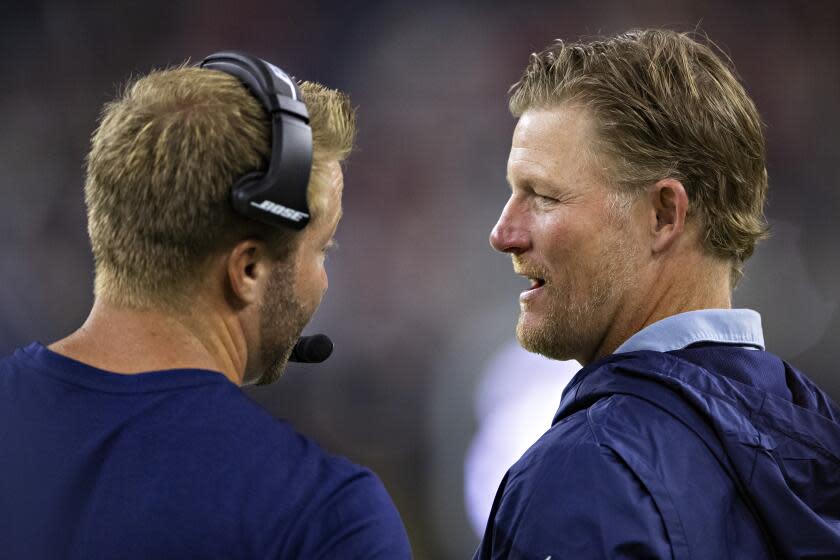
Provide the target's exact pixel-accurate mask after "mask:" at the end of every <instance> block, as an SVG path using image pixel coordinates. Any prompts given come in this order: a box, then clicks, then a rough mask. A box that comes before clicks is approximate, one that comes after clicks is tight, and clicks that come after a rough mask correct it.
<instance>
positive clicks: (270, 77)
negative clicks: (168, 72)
mask: <svg viewBox="0 0 840 560" xmlns="http://www.w3.org/2000/svg"><path fill="white" fill-rule="evenodd" d="M199 67H200V68H208V69H210V70H220V71H222V72H225V73H226V74H230V75H231V76H234V77H235V78H237V79H238V80H239V81H240V82H242V83H243V84H244V85H245V87H247V88H248V90H249V91H250V92H251V93H252V94H253V95H254V97H256V98H257V99H258V100H259V101H260V103H262V106H263V107H264V108H265V110H266V112H267V113H268V116H269V118H270V119H271V156H270V157H271V159H270V160H269V162H268V169H267V170H266V171H265V172H262V171H254V172H252V173H248V174H247V175H245V176H244V177H241V178H240V179H239V180H238V181H236V183H234V185H233V186H232V187H231V189H230V200H231V204H232V205H233V209H234V210H235V211H236V212H238V213H239V214H241V215H243V216H245V217H247V218H250V219H252V220H257V221H260V222H263V223H265V224H269V225H272V226H286V227H292V228H294V229H297V230H300V229H303V228H304V227H305V226H306V224H307V223H309V204H308V203H307V196H306V188H307V185H308V184H309V172H310V170H311V168H312V130H311V129H310V128H309V113H308V112H307V110H306V105H305V104H304V102H303V97H302V96H301V93H300V89H298V87H297V84H296V83H295V81H294V80H292V79H291V78H290V77H289V76H288V75H287V74H286V73H285V72H283V71H282V70H281V69H279V68H277V67H276V66H274V65H273V64H271V63H269V62H266V61H265V60H262V59H260V58H256V57H253V56H249V55H247V54H244V53H240V52H236V51H223V52H217V53H214V54H211V55H210V56H208V57H207V58H205V59H204V60H202V61H201V63H200V64H199Z"/></svg>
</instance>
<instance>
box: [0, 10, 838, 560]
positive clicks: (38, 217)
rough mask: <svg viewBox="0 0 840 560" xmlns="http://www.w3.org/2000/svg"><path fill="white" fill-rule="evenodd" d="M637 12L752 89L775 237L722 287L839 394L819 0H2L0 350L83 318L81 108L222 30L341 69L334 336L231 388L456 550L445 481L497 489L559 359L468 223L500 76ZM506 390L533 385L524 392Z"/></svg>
mask: <svg viewBox="0 0 840 560" xmlns="http://www.w3.org/2000/svg"><path fill="white" fill-rule="evenodd" d="M653 26H657V27H658V26H667V27H670V28H673V29H678V30H691V29H694V28H696V27H699V28H700V29H702V30H703V31H705V32H706V33H708V34H709V36H710V37H711V38H712V39H713V40H714V41H715V42H716V43H717V44H718V45H720V46H721V47H722V48H723V49H724V50H725V51H726V52H727V53H729V54H730V56H731V57H732V59H733V60H734V62H735V65H736V67H737V69H738V72H739V74H740V76H741V78H742V79H743V81H744V83H745V84H746V87H747V90H748V91H749V92H750V94H751V95H752V97H753V98H754V100H755V101H756V103H757V105H758V108H759V110H760V112H761V114H762V116H763V118H764V120H765V122H766V124H767V141H768V149H769V164H768V168H769V174H770V184H771V194H770V201H769V206H768V209H767V211H768V215H769V217H770V221H771V224H772V228H773V237H772V238H771V239H770V240H769V241H767V242H765V243H764V244H763V245H761V246H760V248H759V249H758V251H757V252H756V254H755V256H754V258H753V259H752V260H751V261H750V262H749V264H748V266H747V275H746V278H745V279H744V281H743V282H742V283H741V285H740V287H739V288H738V290H737V292H736V294H735V303H736V305H738V306H746V307H752V308H755V309H757V310H758V311H760V312H761V313H762V315H763V319H764V325H765V335H766V340H767V346H768V349H770V350H772V351H775V352H776V353H778V354H780V355H781V356H782V357H783V358H785V359H788V360H790V361H792V362H793V363H794V364H795V365H798V366H799V367H800V368H802V369H803V370H804V371H805V372H807V373H808V374H809V375H810V376H811V377H812V379H814V380H815V381H817V383H819V384H821V385H822V386H823V387H824V388H825V389H827V390H828V391H829V392H830V393H831V394H832V395H833V396H834V398H835V400H838V398H840V366H838V360H840V249H838V243H837V242H838V239H840V225H838V220H837V218H838V216H840V185H838V180H837V171H836V169H837V164H838V162H840V33H838V31H837V30H838V29H840V3H836V2H832V1H824V2H819V1H816V2H808V3H801V2H780V1H762V2H757V1H756V2H753V1H744V2H732V1H728V0H727V1H709V2H702V3H701V2H691V1H686V0H676V1H674V0H671V1H667V2H664V1H663V2H654V1H644V2H627V1H626V0H615V1H607V2H594V1H592V0H587V1H556V0H555V1H553V2H467V3H454V2H439V3H438V2H423V3H413V2H375V1H368V2H337V1H336V2H328V1H318V0H308V1H306V2H283V1H277V0H274V1H268V0H262V1H261V0H237V1H236V2H225V1H215V2H211V1H199V0H192V1H184V2H177V1H171V0H166V1H163V0H143V1H142V2H139V1H138V2H115V1H107V2H106V1H101V2H96V1H88V2H75V3H74V2H69V1H49V2H39V1H30V2H9V1H4V2H2V7H0V45H2V55H3V56H2V57H0V76H2V81H0V127H2V128H1V129H2V134H0V170H2V176H3V180H2V183H0V189H2V195H3V202H2V204H0V240H2V248H3V251H2V252H0V353H2V354H6V353H8V352H10V351H11V350H12V349H13V348H15V347H16V346H20V345H24V344H26V343H27V342H29V341H31V340H40V341H42V342H44V343H50V342H52V341H54V340H55V339H57V338H60V337H62V336H64V335H66V334H67V333H69V332H70V331H71V330H73V329H75V328H76V327H77V326H78V325H79V324H80V323H81V322H82V321H83V320H84V318H85V316H86V313H87V311H88V309H89V306H90V304H91V301H92V296H91V280H92V259H91V256H90V252H89V247H88V241H87V237H86V232H85V215H84V205H83V200H82V185H83V173H82V165H83V161H84V157H85V154H86V152H87V149H88V139H89V137H90V134H91V132H92V131H93V129H94V127H95V125H96V120H97V116H98V114H99V110H100V107H101V105H102V104H103V103H104V102H106V101H107V100H109V99H110V98H112V97H113V96H114V95H115V93H116V91H117V89H118V87H119V84H121V83H122V82H123V81H125V79H126V78H128V77H129V76H130V75H132V74H138V73H145V72H147V71H148V70H150V69H151V68H153V67H157V68H160V67H164V66H167V65H171V64H178V63H181V62H183V61H184V60H186V59H191V60H192V61H194V62H197V61H199V60H200V59H201V58H202V57H203V56H204V55H206V54H209V53H210V52H213V51H217V50H222V49H242V50H246V51H249V52H251V53H252V54H255V55H258V56H261V57H263V58H266V59H268V60H271V61H272V62H274V63H276V64H277V65H279V66H281V67H283V68H284V69H286V70H287V71H289V72H290V73H292V74H294V75H296V76H298V77H302V78H306V79H311V80H318V81H321V82H323V83H325V84H327V85H329V86H332V87H337V88H340V89H342V90H345V91H347V92H349V93H350V95H351V97H352V99H353V102H354V104H355V105H357V106H358V112H359V138H358V151H357V152H356V153H355V154H354V155H353V156H352V158H351V160H350V162H349V167H348V170H347V179H346V188H345V200H344V207H345V208H344V209H345V218H344V221H343V223H342V225H341V227H340V228H339V232H338V240H339V243H340V245H341V248H340V250H339V251H338V252H337V253H335V254H334V255H333V256H332V257H331V262H330V263H329V265H328V267H329V272H330V281H331V282H330V291H329V293H328V295H327V297H326V299H325V301H324V303H323V305H322V307H321V309H320V311H319V312H318V314H317V315H316V317H315V320H314V322H313V324H312V325H311V327H310V329H309V330H308V331H309V332H319V331H323V332H327V333H329V335H330V336H331V337H332V338H333V340H334V341H335V345H336V351H335V353H334V355H333V357H332V358H331V359H330V360H329V361H328V362H326V363H325V364H323V365H319V366H301V365H296V366H293V367H291V368H290V369H289V371H288V372H287V374H286V376H285V377H284V378H283V379H282V380H281V381H280V382H278V383H277V384H275V385H273V386H270V387H265V388H256V389H249V390H248V392H249V393H250V394H251V395H252V396H253V397H254V398H255V399H256V400H257V401H259V402H260V403H261V404H263V405H264V406H266V407H267V408H269V409H270V410H271V412H272V413H274V414H275V415H277V416H281V417H284V418H287V419H289V420H290V421H291V422H292V423H293V424H294V425H295V426H296V427H297V428H298V429H299V430H300V431H302V432H304V433H306V434H307V435H309V436H311V437H314V438H315V439H317V440H318V441H319V442H320V443H321V444H322V445H323V446H324V447H326V448H327V449H329V450H330V451H333V452H335V453H340V454H343V455H347V456H349V457H350V458H352V459H353V460H354V461H356V462H359V463H362V464H364V465H367V466H369V467H371V468H373V469H374V470H375V471H376V472H377V473H378V474H379V475H380V476H381V477H382V479H383V480H384V482H385V484H386V486H387V488H388V490H389V491H390V492H391V494H392V496H393V497H394V500H395V501H396V503H397V506H398V507H399V509H400V511H401V513H402V515H403V518H404V520H405V522H406V525H407V527H408V531H409V534H410V537H411V541H412V545H413V547H414V550H415V555H416V557H417V558H418V559H448V558H466V557H469V556H470V554H471V553H472V551H473V549H474V547H475V546H476V544H477V542H478V538H479V537H478V534H477V531H480V528H479V527H480V524H481V523H482V522H481V516H482V515H485V514H482V513H481V512H480V507H479V506H474V505H470V506H469V509H470V512H469V513H468V506H466V505H465V495H466V496H472V497H473V498H471V501H470V503H471V504H472V503H473V502H482V501H487V500H491V499H492V495H493V493H494V492H495V485H496V484H497V482H498V479H497V478H496V477H499V478H500V476H501V474H500V473H502V472H504V470H505V468H506V467H507V466H508V464H503V463H506V462H513V461H514V460H515V459H516V458H517V457H516V455H517V454H518V453H520V452H521V449H520V448H522V449H524V447H522V446H525V447H527V443H528V440H529V438H535V437H536V436H537V435H538V434H539V433H540V432H541V431H543V430H544V429H546V428H547V427H548V425H549V422H550V419H551V416H552V414H553V412H554V408H555V407H556V405H557V404H558V403H559V394H560V392H561V391H562V386H563V383H565V380H566V379H568V377H569V376H570V375H572V374H573V373H574V370H575V368H574V366H573V365H569V364H561V363H556V362H548V361H546V360H543V359H541V358H535V357H533V356H529V355H527V354H525V353H524V352H522V351H520V350H517V349H516V347H515V345H513V346H512V342H511V341H512V337H513V327H514V323H515V318H516V315H517V312H518V302H517V298H518V293H519V292H520V291H521V290H522V289H524V287H525V285H524V283H523V282H522V280H521V279H519V278H517V277H515V276H514V275H513V273H512V271H511V266H510V260H509V259H508V258H507V257H505V256H502V255H499V254H494V253H493V251H492V250H491V249H490V247H489V245H488V242H487V237H488V234H489V231H490V228H491V227H492V225H493V224H494V222H495V219H496V217H497V216H498V213H499V211H500V210H501V208H502V206H503V205H504V202H505V200H506V198H507V192H508V189H507V186H506V184H505V179H504V176H505V163H506V158H507V152H508V149H509V146H510V136H511V132H512V130H513V126H514V124H515V123H514V120H513V119H512V118H511V117H510V115H509V113H508V111H507V105H506V100H507V97H506V92H507V90H508V87H509V86H510V85H511V84H512V83H513V82H514V81H516V80H517V79H518V77H519V74H520V73H521V71H522V69H523V68H524V65H525V64H526V62H527V57H528V54H529V53H531V52H532V51H535V50H540V49H541V48H542V47H544V46H545V45H546V44H548V43H549V42H551V41H552V40H553V39H555V38H565V39H577V38H579V37H580V36H584V35H594V34H611V33H616V32H620V31H625V30H627V29H628V28H631V27H653ZM499 372H501V373H499ZM552 372H556V377H555V376H553V374H552ZM543 386H544V387H545V388H546V389H545V391H534V388H536V387H543ZM529 388H530V389H529ZM527 390H530V391H531V393H532V394H531V396H530V397H528V396H527V395H525V396H523V391H526V392H527ZM534 393H538V395H535V394H534ZM527 398H536V399H537V400H536V401H528V402H533V403H534V404H533V406H530V405H529V406H523V405H522V404H521V403H523V402H526V401H523V400H519V399H527ZM488 403H491V404H488ZM492 403H495V404H492ZM505 403H507V404H511V403H520V404H517V405H516V406H512V405H511V406H507V407H506V404H505ZM517 407H518V408H517ZM488 411H489V412H488ZM493 411H497V412H498V411H503V412H504V414H502V413H501V412H499V414H497V415H496V416H495V417H493V418H491V416H493V414H492V413H493ZM517 411H519V412H517ZM524 411H527V412H528V418H527V419H526V418H525V417H524V416H523V414H524ZM526 424H527V426H526ZM520 425H521V426H520ZM489 426H497V429H490V428H488V427H489ZM482 434H483V435H482ZM481 449H486V452H482V451H481ZM494 450H495V451H494ZM498 450H503V451H504V450H506V451H505V452H504V453H499V452H497V451H498ZM517 450H519V451H517ZM468 456H469V460H468ZM493 461H496V463H494V465H493V466H492V468H491V467H489V466H488V465H489V464H490V462H493ZM465 464H469V465H472V467H470V468H469V469H467V471H466V472H467V473H468V477H467V482H466V483H465ZM476 473H478V474H476ZM494 473H495V474H494ZM482 477H483V478H482ZM494 480H495V482H493V481H494ZM476 496H478V497H476ZM488 503H489V502H488ZM475 507H478V510H479V513H475V511H473V510H474V509H475ZM470 519H472V520H473V522H472V523H470ZM476 519H478V521H475V520H476Z"/></svg>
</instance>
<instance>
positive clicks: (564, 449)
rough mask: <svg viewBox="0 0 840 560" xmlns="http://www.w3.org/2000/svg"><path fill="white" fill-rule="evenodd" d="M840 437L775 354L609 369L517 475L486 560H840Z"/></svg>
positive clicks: (630, 357) (692, 352)
mask: <svg viewBox="0 0 840 560" xmlns="http://www.w3.org/2000/svg"><path fill="white" fill-rule="evenodd" d="M839 422H840V409H838V407H837V406H836V405H835V404H833V403H832V402H831V401H830V399H829V398H828V397H827V396H826V395H825V394H824V393H823V392H822V391H820V390H819V389H818V388H817V387H816V386H815V385H814V384H813V383H811V382H810V381H809V380H808V379H807V378H806V377H805V376H804V375H802V374H801V373H799V372H798V371H796V370H795V369H793V368H792V367H790V366H789V365H788V364H786V363H785V362H783V361H782V360H780V359H779V358H777V357H776V356H774V355H772V354H770V353H768V352H764V351H754V350H747V349H744V348H739V347H732V346H725V345H720V344H707V345H701V346H696V347H690V348H688V349H683V350H677V351H673V352H667V353H662V352H653V351H640V352H630V353H625V354H614V355H611V356H608V357H606V358H604V359H603V360H600V361H598V362H595V363H593V364H590V365H589V366H587V367H585V368H584V369H582V370H581V371H580V372H579V373H578V374H577V375H576V376H575V378H574V379H573V380H572V382H571V383H570V384H569V386H568V387H567V389H566V390H565V392H564V394H563V399H562V403H561V405H560V409H559V410H558V412H557V415H556V416H555V418H554V422H553V425H552V427H551V428H550V429H549V430H548V432H546V433H545V434H544V435H543V436H542V437H541V438H540V439H539V441H537V443H535V444H534V445H533V447H531V448H530V449H529V450H528V451H527V452H526V453H525V454H524V455H523V456H522V458H521V459H520V460H519V462H517V463H516V464H515V465H514V466H513V467H512V468H511V469H510V470H509V471H508V473H507V474H506V475H505V478H504V479H503V481H502V484H501V486H500V488H499V491H498V493H497V495H496V499H495V502H494V504H493V509H492V511H491V514H490V519H489V522H488V525H487V530H486V532H485V535H484V539H483V541H482V543H481V545H480V547H479V550H478V551H477V552H476V555H475V558H476V559H479V560H489V559H501V558H504V559H511V560H512V559H535V560H546V559H548V558H551V559H553V560H558V559H560V558H676V559H688V558H693V559H695V560H697V559H712V558H714V559H723V558H733V559H741V558H750V559H752V558H824V559H828V558H840V423H839Z"/></svg>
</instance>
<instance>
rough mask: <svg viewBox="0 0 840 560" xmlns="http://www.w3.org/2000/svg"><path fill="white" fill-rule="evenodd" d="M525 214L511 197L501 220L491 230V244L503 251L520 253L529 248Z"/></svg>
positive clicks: (500, 217)
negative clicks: (523, 214)
mask: <svg viewBox="0 0 840 560" xmlns="http://www.w3.org/2000/svg"><path fill="white" fill-rule="evenodd" d="M522 222H523V216H522V215H521V211H519V209H518V208H517V204H516V202H515V201H514V199H513V198H511V199H510V200H509V201H508V203H507V204H506V205H505V208H504V210H502V215H501V216H499V221H498V222H496V225H495V226H494V227H493V230H492V231H491V232H490V245H492V246H493V248H494V249H496V250H497V251H500V252H502V253H513V254H515V255H518V254H520V253H523V252H525V251H527V250H528V248H529V244H530V241H529V238H528V231H527V229H526V228H525V227H523V225H524V224H523V223H522Z"/></svg>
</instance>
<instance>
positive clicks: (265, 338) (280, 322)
mask: <svg viewBox="0 0 840 560" xmlns="http://www.w3.org/2000/svg"><path fill="white" fill-rule="evenodd" d="M296 291H297V290H296V288H295V285H294V274H293V270H291V265H285V264H284V265H280V266H278V267H277V269H275V271H274V273H273V274H272V276H271V278H270V279H269V283H268V286H267V296H266V300H265V303H264V304H263V309H262V312H261V316H260V335H261V344H260V360H259V363H260V364H262V365H263V367H264V370H263V373H262V375H260V377H258V378H257V379H256V381H255V382H254V384H255V385H268V384H270V383H274V382H275V381H277V380H278V379H280V377H281V376H282V375H283V372H284V371H285V369H286V366H287V365H288V363H289V356H291V354H292V349H293V348H294V346H295V344H296V343H297V341H298V338H299V337H300V333H301V332H302V331H303V328H304V327H305V326H306V323H308V322H309V319H310V317H311V315H312V314H311V313H310V312H307V310H306V309H304V308H303V306H301V304H300V301H299V299H298V298H297V297H295V296H296Z"/></svg>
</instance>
